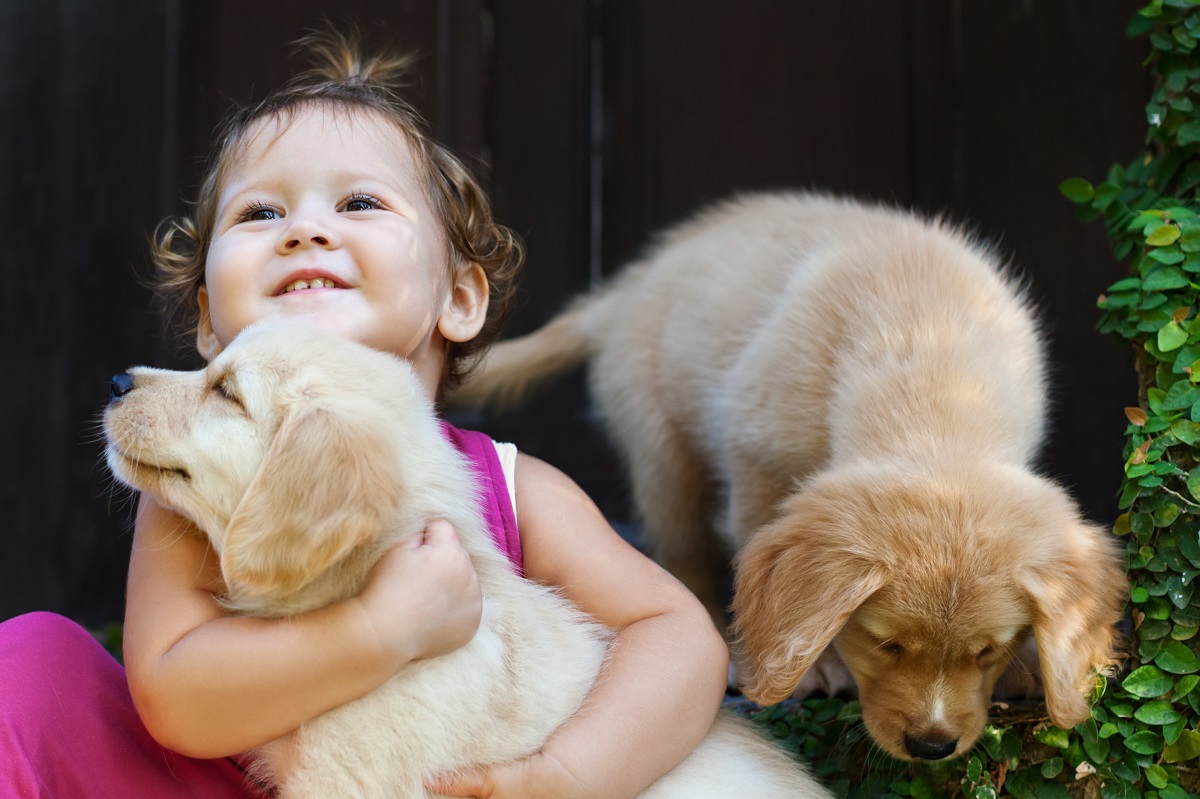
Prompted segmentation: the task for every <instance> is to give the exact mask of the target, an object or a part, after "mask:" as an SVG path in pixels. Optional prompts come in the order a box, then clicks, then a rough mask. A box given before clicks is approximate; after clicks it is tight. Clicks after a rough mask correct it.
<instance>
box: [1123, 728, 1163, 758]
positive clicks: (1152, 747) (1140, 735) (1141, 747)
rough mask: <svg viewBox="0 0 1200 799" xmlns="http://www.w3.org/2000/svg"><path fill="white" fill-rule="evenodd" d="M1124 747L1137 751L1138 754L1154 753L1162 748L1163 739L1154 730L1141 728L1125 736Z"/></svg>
mask: <svg viewBox="0 0 1200 799" xmlns="http://www.w3.org/2000/svg"><path fill="white" fill-rule="evenodd" d="M1125 748H1126V749H1129V750H1130V751H1133V752H1137V753H1138V754H1139V755H1154V754H1158V753H1159V752H1161V751H1162V750H1163V739H1162V736H1161V735H1159V734H1158V733H1156V732H1150V731H1149V730H1143V731H1142V732H1135V733H1134V734H1133V735H1130V736H1129V737H1128V738H1126V739H1125Z"/></svg>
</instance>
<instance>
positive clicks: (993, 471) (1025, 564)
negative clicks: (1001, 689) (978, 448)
mask: <svg viewBox="0 0 1200 799" xmlns="http://www.w3.org/2000/svg"><path fill="white" fill-rule="evenodd" d="M1125 586H1126V582H1125V575H1124V571H1123V569H1122V568H1121V563H1120V557H1119V554H1118V552H1117V550H1116V548H1115V546H1114V544H1113V542H1112V540H1111V539H1110V537H1109V536H1108V535H1107V534H1106V533H1105V532H1104V531H1103V530H1101V529H1100V528H1098V527H1095V526H1092V525H1089V524H1087V523H1085V522H1084V521H1083V520H1081V518H1080V516H1079V513H1078V510H1077V509H1076V507H1075V505H1074V503H1073V502H1072V501H1071V499H1070V498H1069V497H1068V496H1067V494H1066V492H1065V491H1063V490H1062V489H1061V488H1060V487H1059V486H1057V485H1056V484H1054V483H1053V482H1051V481H1049V480H1046V479H1044V478H1042V477H1039V476H1037V475H1034V474H1032V473H1030V472H1028V471H1026V470H1024V469H1021V468H1017V467H1009V466H998V465H994V464H991V465H989V464H982V463H947V464H944V465H942V466H939V467H936V468H933V469H929V470H921V469H913V468H912V466H911V464H896V465H895V466H894V467H892V468H889V467H886V466H885V467H881V466H880V465H879V464H878V463H872V464H870V465H850V466H847V467H844V468H842V469H839V470H836V471H834V472H830V473H826V474H824V475H821V476H819V477H817V478H814V479H813V480H811V481H809V482H808V483H806V484H804V485H803V486H802V487H801V488H799V489H798V490H797V491H796V492H795V493H794V494H793V495H791V496H790V497H789V498H788V499H787V500H785V501H784V502H783V503H782V504H781V507H780V511H779V514H778V516H777V518H776V519H775V520H774V521H773V522H772V523H770V524H768V525H767V526H765V527H764V528H762V529H760V530H759V531H757V532H756V533H755V534H754V535H753V536H752V538H751V540H750V542H749V544H748V545H747V546H746V547H745V548H744V549H743V551H742V552H741V554H740V556H739V559H738V564H737V584H736V591H735V598H734V616H735V632H736V635H737V640H738V646H739V648H740V653H739V654H740V655H741V658H742V660H743V662H744V665H745V668H746V670H747V680H746V685H745V692H746V694H747V696H749V697H750V698H751V699H754V700H755V701H759V702H762V703H770V702H776V701H779V700H781V699H783V698H785V697H786V696H788V695H790V693H791V691H792V689H793V688H794V687H795V685H796V683H797V682H798V681H799V679H800V677H801V676H803V675H804V673H805V672H806V671H807V670H808V668H809V667H810V666H811V665H812V664H813V662H814V661H815V660H816V658H817V656H818V655H819V654H820V653H821V651H822V650H823V649H824V648H825V647H826V646H827V645H829V644H830V643H834V644H835V645H836V646H837V649H838V653H839V654H840V655H841V657H842V660H843V661H844V662H845V663H846V665H847V667H848V668H849V670H850V672H851V673H852V674H853V676H854V678H855V681H856V682H857V685H858V689H859V694H860V697H861V699H862V705H863V721H864V723H865V724H866V726H867V729H868V730H869V731H870V733H871V735H872V737H873V738H874V739H875V740H876V741H877V742H878V743H879V744H880V746H882V747H883V748H884V749H885V750H887V751H888V752H889V753H890V754H892V755H893V756H895V757H899V758H904V759H910V758H925V759H941V758H944V757H952V756H956V755H959V754H962V753H963V752H965V751H966V750H967V749H969V748H970V747H971V746H972V745H973V744H974V742H975V740H976V739H977V738H978V736H979V734H980V732H981V731H982V729H983V727H984V725H985V724H986V722H987V711H988V706H989V704H990V701H991V696H992V690H993V687H994V686H995V683H996V681H997V679H998V678H999V677H1000V675H1001V673H1002V672H1003V671H1004V669H1005V667H1006V666H1007V665H1008V663H1009V661H1010V660H1011V659H1012V656H1013V654H1014V653H1015V652H1016V650H1017V649H1019V648H1020V646H1021V644H1022V643H1023V642H1024V641H1025V639H1026V637H1027V636H1028V635H1029V634H1030V632H1032V634H1033V635H1034V638H1035V640H1036V643H1037V647H1038V652H1039V656H1040V660H1041V668H1042V679H1043V683H1044V687H1045V692H1046V704H1047V709H1048V711H1049V714H1050V717H1051V719H1053V721H1054V722H1055V723H1056V724H1058V725H1060V726H1064V727H1070V726H1072V725H1074V724H1076V723H1078V722H1080V721H1082V720H1083V719H1084V718H1086V716H1087V713H1088V705H1089V702H1088V697H1089V694H1090V692H1091V689H1092V687H1093V685H1094V679H1095V674H1096V673H1097V672H1103V671H1105V670H1107V669H1108V668H1109V666H1110V664H1111V661H1112V657H1113V652H1112V649H1113V639H1114V627H1113V625H1114V624H1115V623H1116V622H1117V621H1118V619H1119V616H1120V612H1121V608H1122V606H1123V598H1124V595H1125Z"/></svg>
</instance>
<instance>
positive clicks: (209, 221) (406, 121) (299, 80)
mask: <svg viewBox="0 0 1200 799" xmlns="http://www.w3.org/2000/svg"><path fill="white" fill-rule="evenodd" d="M297 44H298V45H299V46H300V47H301V48H302V49H303V50H306V51H307V52H308V53H309V54H310V55H311V58H312V62H313V65H314V66H313V68H312V69H310V70H309V71H307V72H304V73H301V74H299V75H297V76H296V77H295V78H293V79H292V80H291V81H289V82H288V83H286V84H285V85H284V86H282V87H281V88H279V89H277V90H275V91H274V92H272V93H271V94H269V95H268V96H267V97H265V98H264V99H263V100H261V101H260V102H258V103H256V104H254V105H250V106H246V107H243V108H240V109H238V110H236V111H235V112H234V113H233V114H231V115H230V116H229V118H228V119H226V120H225V122H224V124H223V125H222V127H221V128H220V130H219V132H218V135H217V138H216V141H215V142H214V145H213V150H212V154H211V156H210V158H209V162H208V168H207V169H206V171H205V176H204V180H203V182H202V183H201V186H200V191H199V194H198V196H197V198H196V200H195V202H194V203H192V206H191V210H190V213H187V214H185V215H182V216H178V217H171V218H168V219H165V220H163V222H162V223H160V224H159V226H158V228H157V229H156V230H155V232H154V237H153V241H152V244H151V261H152V265H153V268H154V272H153V275H152V276H151V277H150V278H149V281H148V282H149V284H150V286H151V288H152V289H153V290H154V292H155V295H156V297H157V300H158V304H159V306H160V309H161V310H162V311H163V313H164V316H165V317H166V319H167V322H168V323H169V324H170V325H171V326H172V327H174V328H175V329H176V330H178V331H179V333H180V334H181V336H192V337H194V336H195V333H196V329H197V325H198V323H199V321H200V306H199V303H198V301H197V298H196V295H197V291H198V290H199V288H200V286H202V285H203V284H204V266H205V261H206V260H207V258H208V248H209V245H210V243H211V241H212V234H213V226H214V225H215V222H216V210H217V198H218V197H219V195H220V191H221V187H222V185H223V183H224V181H225V179H226V178H227V177H228V173H229V170H230V168H231V166H232V164H234V163H235V162H236V160H237V158H238V156H239V154H240V153H241V152H242V150H243V149H244V147H245V146H246V144H247V141H248V138H249V137H248V135H247V134H248V133H250V132H252V131H253V130H254V129H256V126H257V124H258V123H259V122H260V121H262V120H271V121H276V122H284V123H286V122H287V121H289V120H290V119H291V118H292V117H293V116H294V115H295V114H296V113H298V112H300V111H302V110H306V109H309V108H312V107H314V106H325V107H332V108H334V109H336V110H342V111H349V112H354V111H367V112H370V113H374V114H378V115H379V116H380V117H381V118H382V119H384V120H386V121H388V122H390V123H392V125H394V126H395V128H396V129H397V131H398V132H399V133H400V134H401V135H402V136H403V137H404V138H405V140H406V143H407V144H408V145H409V148H410V149H411V152H412V156H413V162H414V165H415V168H416V171H417V174H418V179H419V181H420V183H421V185H422V188H423V189H424V191H425V195H426V199H427V201H428V202H429V204H430V207H431V208H432V209H433V212H434V214H435V215H436V217H437V219H438V221H439V223H440V224H441V227H442V230H443V231H444V233H445V236H446V241H447V243H448V244H449V252H451V253H452V254H453V255H454V256H455V257H453V258H452V259H451V260H452V261H453V262H454V266H453V267H452V268H459V269H461V268H464V267H465V266H466V265H469V264H478V265H479V266H480V267H481V268H482V269H483V272H484V274H485V275H486V276H487V281H488V291H489V300H488V312H487V319H486V321H485V322H484V325H483V329H482V330H480V332H479V335H477V336H476V337H475V338H473V339H471V340H470V341H465V342H448V344H447V348H446V367H445V372H444V377H443V380H442V385H441V387H442V388H443V389H445V388H452V387H454V386H455V385H457V384H458V383H460V382H461V381H462V380H463V379H464V378H465V377H466V375H467V374H468V373H469V371H470V368H471V365H472V364H474V363H477V362H478V356H479V355H481V354H482V353H483V351H484V350H485V349H487V347H488V346H489V345H491V343H492V342H493V341H495V339H496V337H497V336H498V335H499V333H500V327H501V325H502V323H503V320H504V317H505V315H506V314H507V311H508V307H509V305H510V303H511V300H512V295H513V291H514V284H515V280H516V276H517V273H518V271H519V270H520V267H521V263H522V261H523V260H524V249H523V247H522V244H521V241H520V239H519V238H518V237H517V235H516V234H515V233H514V232H513V231H511V230H509V229H508V228H506V227H504V226H503V225H500V224H497V223H496V221H495V220H494V219H493V218H492V208H491V203H490V202H489V201H488V197H487V195H486V194H485V193H484V191H483V189H482V188H481V187H480V186H479V184H478V183H477V182H476V180H475V178H474V176H472V174H471V172H470V170H469V169H467V167H466V166H465V165H464V164H463V163H462V161H460V160H459V159H458V158H457V157H456V156H455V155H454V154H453V153H451V152H450V151H449V150H448V149H447V148H446V147H445V146H443V145H442V144H440V143H439V142H437V141H435V140H434V139H433V138H432V137H431V136H430V134H429V132H428V125H427V124H426V122H425V120H424V118H423V117H422V116H421V114H420V113H419V112H418V111H417V110H416V109H415V108H413V107H412V105H410V104H409V103H408V102H407V101H406V100H404V99H403V98H402V97H401V96H400V95H399V94H398V93H397V88H398V87H400V86H401V85H403V81H404V78H405V76H406V74H407V73H408V72H409V70H410V68H411V66H412V62H413V60H414V59H413V58H412V57H411V56H404V55H389V54H382V53H379V54H373V55H364V54H363V52H362V48H361V46H360V40H359V37H358V36H357V35H356V34H355V33H353V32H351V33H338V32H334V31H329V32H324V33H314V34H310V35H309V36H306V37H305V38H304V39H301V40H300V41H299V42H298V43H297Z"/></svg>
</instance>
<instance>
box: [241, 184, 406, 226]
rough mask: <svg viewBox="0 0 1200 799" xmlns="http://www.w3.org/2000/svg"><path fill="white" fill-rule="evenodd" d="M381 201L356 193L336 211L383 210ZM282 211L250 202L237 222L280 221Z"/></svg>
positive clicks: (262, 203) (265, 204)
mask: <svg viewBox="0 0 1200 799" xmlns="http://www.w3.org/2000/svg"><path fill="white" fill-rule="evenodd" d="M383 207H384V204H383V201H382V200H380V199H379V198H378V197H376V196H374V195H372V194H367V193H366V192H361V191H356V192H354V193H353V194H351V195H350V196H348V197H347V198H346V199H344V200H342V201H341V203H339V204H338V207H337V210H338V211H373V210H376V209H379V208H383ZM283 217H284V213H283V211H281V210H279V209H278V208H276V207H274V206H272V205H270V204H269V203H265V202H262V201H261V200H252V201H251V202H249V203H247V204H246V205H245V206H243V207H242V209H241V210H240V211H238V214H237V217H236V219H237V221H238V222H239V223H240V222H262V221H270V220H273V219H282V218H283Z"/></svg>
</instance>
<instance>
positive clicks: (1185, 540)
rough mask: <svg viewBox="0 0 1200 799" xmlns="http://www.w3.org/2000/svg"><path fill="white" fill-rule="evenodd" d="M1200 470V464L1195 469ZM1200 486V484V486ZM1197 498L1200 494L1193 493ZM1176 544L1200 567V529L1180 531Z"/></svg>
mask: <svg viewBox="0 0 1200 799" xmlns="http://www.w3.org/2000/svg"><path fill="white" fill-rule="evenodd" d="M1193 471H1200V466H1198V467H1196V468H1195V469H1193ZM1191 479H1192V478H1191V475H1189V476H1188V490H1189V491H1191V490H1192V486H1191ZM1198 487H1200V486H1198ZM1192 496H1195V497H1197V498H1200V495H1197V494H1192ZM1175 546H1176V547H1178V548H1179V554H1181V555H1183V556H1184V557H1185V558H1187V559H1188V561H1190V562H1191V563H1192V565H1194V566H1197V567H1200V530H1191V531H1188V532H1180V533H1179V535H1178V536H1176V539H1175Z"/></svg>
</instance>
